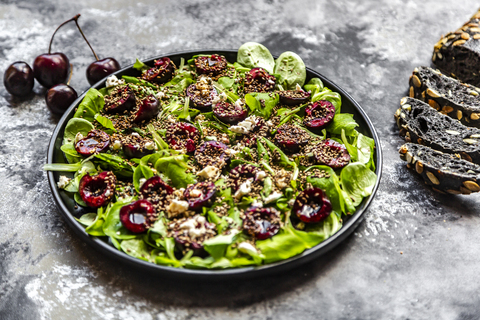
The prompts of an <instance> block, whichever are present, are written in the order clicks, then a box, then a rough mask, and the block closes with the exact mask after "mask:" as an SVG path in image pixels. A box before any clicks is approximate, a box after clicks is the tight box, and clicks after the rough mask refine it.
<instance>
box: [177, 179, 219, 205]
mask: <svg viewBox="0 0 480 320" xmlns="http://www.w3.org/2000/svg"><path fill="white" fill-rule="evenodd" d="M216 191H217V188H216V187H215V184H214V183H213V182H207V181H205V182H199V183H196V184H194V185H191V186H190V187H188V188H187V189H185V191H184V192H183V196H184V198H185V199H186V200H187V202H188V208H189V209H190V210H194V211H201V210H202V208H203V207H206V206H210V205H211V204H212V201H213V199H214V197H215V192H216Z"/></svg>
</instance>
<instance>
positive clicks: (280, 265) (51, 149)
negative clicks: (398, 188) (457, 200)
mask: <svg viewBox="0 0 480 320" xmlns="http://www.w3.org/2000/svg"><path fill="white" fill-rule="evenodd" d="M237 52H238V50H236V49H201V50H185V51H176V52H172V53H168V54H162V55H157V56H154V57H151V58H147V59H143V62H144V63H146V64H149V63H151V62H153V60H155V59H158V58H161V57H172V56H184V57H189V56H193V55H196V54H212V53H218V54H224V53H225V54H235V53H237ZM274 58H275V56H274ZM132 69H133V64H130V65H128V66H126V67H124V68H122V69H120V70H118V71H116V72H114V73H112V74H113V75H118V74H121V73H125V72H127V71H130V70H132ZM306 71H307V78H308V74H311V75H313V76H316V77H319V78H320V79H321V80H322V81H323V82H324V83H328V85H327V87H328V88H330V89H332V91H335V92H338V93H340V94H341V95H342V96H343V97H346V98H347V99H348V100H350V102H351V103H352V105H353V107H354V108H355V109H356V111H357V112H358V113H360V115H361V116H362V118H363V121H364V122H365V123H366V124H367V127H368V130H369V131H370V133H371V135H372V136H371V138H373V139H374V141H375V158H376V159H375V160H376V168H375V174H376V175H377V182H376V183H375V186H374V188H373V190H372V194H371V195H369V196H368V197H366V198H365V199H363V201H362V204H361V205H360V206H359V207H358V210H357V211H355V213H354V214H353V215H352V216H350V217H349V218H348V220H347V221H346V222H345V224H344V225H343V226H342V228H341V229H340V230H339V231H337V233H335V234H334V235H332V236H331V237H329V238H327V239H326V240H324V241H322V242H321V243H319V244H318V245H316V246H314V247H313V248H310V249H307V250H305V251H303V252H302V253H300V254H298V255H295V256H293V257H290V258H288V259H285V260H281V261H277V262H274V263H269V264H265V265H261V266H254V267H252V266H250V267H241V268H230V269H214V270H211V269H187V268H175V267H169V266H163V265H158V264H155V263H152V262H147V261H143V260H140V259H137V258H134V257H132V256H129V255H127V254H126V253H124V252H122V251H120V250H118V249H116V248H115V247H114V246H112V245H110V244H108V243H107V242H106V241H104V240H102V239H100V238H99V237H92V236H90V235H89V234H87V233H86V232H85V228H84V227H83V226H82V225H81V224H80V223H79V222H78V221H76V220H75V217H74V216H73V214H72V213H71V212H70V210H69V209H68V207H67V206H66V204H65V203H64V202H63V200H62V197H61V195H60V190H59V189H58V188H57V185H56V181H55V177H54V172H53V171H47V177H48V182H49V186H50V189H51V191H52V195H53V197H54V200H55V203H56V205H57V207H58V209H59V211H60V213H61V214H62V216H63V217H64V219H65V220H66V221H67V224H68V225H69V226H70V228H72V229H73V231H74V232H75V233H76V234H77V235H78V236H79V237H80V238H81V239H82V240H83V241H84V242H86V243H88V244H89V245H91V246H92V247H93V248H94V249H96V250H97V251H100V252H101V253H105V254H106V255H107V256H108V257H109V258H114V259H116V260H117V261H121V262H123V263H126V264H128V265H130V266H133V267H136V268H140V269H143V270H144V271H147V272H149V273H151V272H153V273H156V274H159V273H160V274H164V275H166V276H173V277H181V278H183V279H189V280H192V279H195V280H223V279H227V278H228V279H234V278H247V277H248V278H250V277H257V276H262V275H269V274H273V273H278V272H282V271H287V270H290V269H292V268H295V267H298V266H300V265H302V264H305V263H307V262H309V261H312V260H314V259H316V258H318V257H319V256H321V255H323V254H325V253H327V252H328V251H330V250H331V249H333V248H334V247H335V246H337V245H339V244H340V243H341V242H343V241H344V240H345V239H346V238H347V237H348V236H349V235H350V234H351V233H352V232H353V231H354V230H355V229H356V228H357V226H358V225H359V224H360V222H361V221H362V220H363V218H364V216H365V214H366V211H367V209H368V207H369V206H370V204H371V202H372V200H373V198H374V197H375V194H376V192H377V190H378V187H379V184H380V180H381V175H382V167H383V154H382V148H381V142H380V138H379V137H378V134H377V132H376V130H375V127H374V126H373V123H372V121H371V120H370V118H369V117H368V115H367V114H366V112H365V110H363V108H362V107H361V106H360V104H359V103H358V102H357V101H356V100H355V99H353V97H352V96H351V95H350V94H349V93H348V92H346V91H345V90H344V89H343V88H341V87H340V86H339V85H337V84H336V83H334V82H333V81H331V80H330V79H328V78H327V77H325V76H323V75H322V74H321V73H319V72H317V71H315V70H313V69H311V68H309V67H306ZM106 78H107V77H105V78H104V79H102V80H100V81H99V82H97V83H95V84H94V85H92V86H91V87H90V88H95V89H100V88H101V87H103V86H104V83H105V80H106ZM332 87H333V88H332ZM90 88H88V89H87V90H85V91H84V92H83V93H82V94H81V95H80V96H78V98H77V99H76V100H75V101H74V102H73V103H72V105H71V106H70V107H69V108H68V109H67V111H65V113H64V114H63V116H62V117H61V118H60V120H59V121H58V123H57V125H56V127H55V129H54V131H53V133H52V136H51V138H50V141H49V146H48V153H47V164H51V163H53V162H52V161H53V158H54V154H55V152H56V151H57V150H56V148H55V144H56V140H57V138H58V136H59V135H61V136H62V137H63V132H61V131H63V130H62V129H63V127H64V126H65V125H66V122H67V121H68V120H69V119H70V118H71V117H72V116H73V114H72V113H73V109H74V108H75V107H76V106H77V105H78V104H79V103H80V102H81V101H82V100H83V98H84V97H85V95H86V93H87V92H88V90H89V89H90ZM57 174H59V173H57ZM62 192H64V191H62Z"/></svg>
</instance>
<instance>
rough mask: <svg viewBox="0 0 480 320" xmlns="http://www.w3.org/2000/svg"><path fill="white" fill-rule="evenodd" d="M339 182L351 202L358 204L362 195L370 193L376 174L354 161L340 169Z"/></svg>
mask: <svg viewBox="0 0 480 320" xmlns="http://www.w3.org/2000/svg"><path fill="white" fill-rule="evenodd" d="M340 182H341V184H342V187H343V190H345V192H346V193H347V194H348V196H349V197H350V198H351V199H352V200H353V204H354V205H355V206H358V205H359V204H360V203H361V202H362V199H363V198H364V197H367V196H369V195H371V194H372V191H373V187H374V186H375V183H376V182H377V175H376V174H375V173H374V172H372V171H371V170H370V169H369V168H367V167H366V166H365V165H364V164H363V163H360V162H354V163H350V164H349V165H347V166H346V167H345V168H343V169H342V171H341V173H340Z"/></svg>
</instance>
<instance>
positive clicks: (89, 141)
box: [75, 129, 110, 157]
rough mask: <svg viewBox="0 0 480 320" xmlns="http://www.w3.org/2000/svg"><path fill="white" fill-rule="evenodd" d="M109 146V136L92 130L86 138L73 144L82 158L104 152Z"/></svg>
mask: <svg viewBox="0 0 480 320" xmlns="http://www.w3.org/2000/svg"><path fill="white" fill-rule="evenodd" d="M109 145H110V136H109V135H108V133H106V132H103V131H101V130H96V129H93V130H91V131H90V132H89V133H88V134H87V136H86V137H85V138H83V139H80V140H79V141H78V142H77V143H75V150H77V152H78V153H79V154H81V155H82V156H85V157H88V156H91V155H92V154H94V153H100V152H105V151H107V150H108V146H109Z"/></svg>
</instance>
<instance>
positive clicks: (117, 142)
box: [113, 140, 122, 150]
mask: <svg viewBox="0 0 480 320" xmlns="http://www.w3.org/2000/svg"><path fill="white" fill-rule="evenodd" d="M121 147H122V142H121V141H120V140H115V141H114V142H113V150H119V149H120V148H121Z"/></svg>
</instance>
